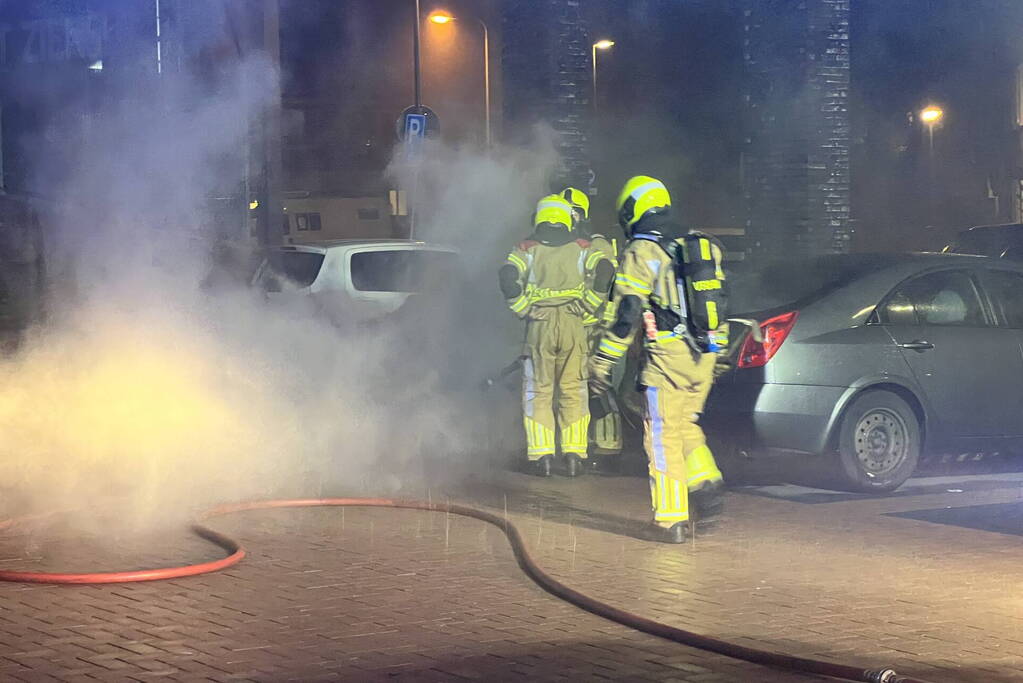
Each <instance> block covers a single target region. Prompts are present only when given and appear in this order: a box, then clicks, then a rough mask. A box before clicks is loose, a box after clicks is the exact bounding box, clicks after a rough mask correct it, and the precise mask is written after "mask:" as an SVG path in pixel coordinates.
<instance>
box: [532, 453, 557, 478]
mask: <svg viewBox="0 0 1023 683" xmlns="http://www.w3.org/2000/svg"><path fill="white" fill-rule="evenodd" d="M552 460H554V456H553V455H544V456H542V457H539V458H537V459H536V460H530V461H529V473H530V474H532V475H534V476H537V477H549V476H551V461H552Z"/></svg>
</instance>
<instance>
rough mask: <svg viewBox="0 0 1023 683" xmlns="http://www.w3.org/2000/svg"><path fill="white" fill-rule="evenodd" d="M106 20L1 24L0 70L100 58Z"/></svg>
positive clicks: (88, 18)
mask: <svg viewBox="0 0 1023 683" xmlns="http://www.w3.org/2000/svg"><path fill="white" fill-rule="evenodd" d="M106 32H107V25H106V19H105V18H104V17H102V16H100V15H98V14H82V15H77V16H73V17H55V18H51V19H37V20H33V21H23V22H19V23H17V24H0V66H2V67H10V66H16V65H19V64H56V63H61V62H76V61H85V62H88V63H90V64H95V63H97V62H98V61H99V60H101V59H102V58H103V41H104V38H105V36H106Z"/></svg>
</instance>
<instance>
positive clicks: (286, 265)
mask: <svg viewBox="0 0 1023 683" xmlns="http://www.w3.org/2000/svg"><path fill="white" fill-rule="evenodd" d="M267 260H268V261H269V266H270V274H272V275H277V276H279V277H283V278H284V279H286V280H288V281H289V282H291V283H292V284H294V285H297V286H298V287H308V286H309V285H311V284H313V281H314V280H316V276H317V275H318V274H319V272H320V267H321V266H322V265H323V254H317V253H314V252H309V251H271V252H270V254H269V256H268V257H267Z"/></svg>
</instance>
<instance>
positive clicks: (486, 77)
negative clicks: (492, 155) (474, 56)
mask: <svg viewBox="0 0 1023 683" xmlns="http://www.w3.org/2000/svg"><path fill="white" fill-rule="evenodd" d="M430 21H432V22H433V23H435V24H440V25H442V26H443V25H444V24H449V23H451V22H452V21H455V16H454V15H453V14H451V13H450V12H445V11H443V10H437V11H436V12H432V13H431V14H430ZM477 21H478V22H479V24H480V26H482V27H483V102H484V104H483V119H484V137H485V138H486V143H487V147H490V143H491V135H490V29H488V28H487V24H486V22H485V21H483V20H482V19H477Z"/></svg>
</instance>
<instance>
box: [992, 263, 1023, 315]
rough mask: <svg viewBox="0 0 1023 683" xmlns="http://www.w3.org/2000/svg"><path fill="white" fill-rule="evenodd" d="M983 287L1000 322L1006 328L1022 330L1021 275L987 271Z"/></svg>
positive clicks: (1022, 286) (1022, 293) (1022, 284)
mask: <svg viewBox="0 0 1023 683" xmlns="http://www.w3.org/2000/svg"><path fill="white" fill-rule="evenodd" d="M984 285H985V288H986V289H987V290H988V294H990V295H991V303H992V304H994V307H995V311H997V312H998V313H999V314H1000V316H1001V320H1002V322H1003V323H1004V324H1005V325H1007V326H1008V327H1015V328H1017V329H1020V328H1023V274H1021V273H1013V272H1011V271H1008V270H992V271H988V272H987V273H986V274H985V277H984Z"/></svg>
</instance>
